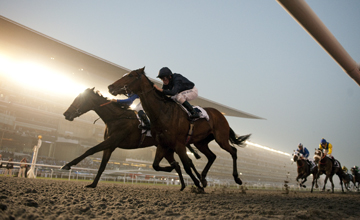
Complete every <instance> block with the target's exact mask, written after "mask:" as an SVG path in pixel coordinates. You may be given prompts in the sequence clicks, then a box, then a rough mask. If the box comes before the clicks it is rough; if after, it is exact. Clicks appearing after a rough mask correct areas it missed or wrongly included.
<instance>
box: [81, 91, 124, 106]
mask: <svg viewBox="0 0 360 220" xmlns="http://www.w3.org/2000/svg"><path fill="white" fill-rule="evenodd" d="M86 90H87V91H91V92H92V93H93V94H95V95H97V96H98V97H100V98H102V99H104V101H107V102H110V100H109V99H108V98H107V97H105V96H103V95H102V94H101V92H100V91H99V90H95V87H94V88H92V89H90V88H88V89H86ZM110 104H112V105H113V106H115V107H117V108H121V109H125V110H131V109H130V106H129V105H127V104H124V103H118V102H112V103H110Z"/></svg>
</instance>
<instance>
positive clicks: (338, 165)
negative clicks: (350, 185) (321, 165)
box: [334, 160, 340, 168]
mask: <svg viewBox="0 0 360 220" xmlns="http://www.w3.org/2000/svg"><path fill="white" fill-rule="evenodd" d="M334 167H338V168H340V163H339V161H338V160H334Z"/></svg>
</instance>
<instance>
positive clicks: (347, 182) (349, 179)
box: [342, 172, 356, 191]
mask: <svg viewBox="0 0 360 220" xmlns="http://www.w3.org/2000/svg"><path fill="white" fill-rule="evenodd" d="M342 181H343V183H344V186H345V189H346V190H348V191H349V190H350V184H351V183H353V184H354V186H356V185H355V180H354V177H353V175H351V174H350V173H345V172H344V176H343V179H342Z"/></svg>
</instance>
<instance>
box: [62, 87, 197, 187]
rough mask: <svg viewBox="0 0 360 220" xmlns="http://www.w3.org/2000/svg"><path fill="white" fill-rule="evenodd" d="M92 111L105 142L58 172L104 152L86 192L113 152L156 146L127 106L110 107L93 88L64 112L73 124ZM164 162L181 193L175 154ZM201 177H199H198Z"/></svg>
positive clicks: (92, 185) (112, 104) (94, 185)
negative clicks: (173, 173)
mask: <svg viewBox="0 0 360 220" xmlns="http://www.w3.org/2000/svg"><path fill="white" fill-rule="evenodd" d="M90 110H93V111H95V112H96V113H97V114H98V115H99V117H100V118H101V119H102V120H103V121H104V123H105V124H106V129H105V134H104V141H103V142H101V143H100V144H98V145H96V146H94V147H92V148H90V149H89V150H87V151H86V152H85V153H84V154H82V155H81V156H79V157H77V158H75V159H74V160H72V161H71V162H69V163H67V164H65V165H64V166H63V167H62V168H61V169H64V170H70V169H71V166H74V165H76V164H78V163H79V162H80V161H82V160H83V159H85V158H86V157H87V156H90V155H92V154H95V153H97V152H99V151H103V157H102V160H101V164H100V167H99V170H98V173H97V175H96V177H95V179H94V181H93V182H92V183H91V184H90V185H87V186H86V187H88V188H95V187H96V186H97V184H98V182H99V179H100V176H101V174H102V173H103V171H104V170H105V167H106V164H107V163H108V161H109V159H110V156H111V154H112V152H113V151H114V150H115V149H116V148H121V149H138V148H145V147H150V146H154V145H157V142H156V141H155V139H154V138H152V137H148V136H146V137H143V136H142V132H141V130H140V129H139V128H138V126H139V124H140V122H139V120H138V119H137V117H136V114H135V112H134V111H132V110H130V109H128V106H122V105H120V104H118V103H109V102H108V100H107V99H106V98H105V97H103V96H102V95H100V94H98V93H97V92H94V88H92V89H86V90H85V91H84V92H82V93H81V94H79V95H78V96H77V97H76V98H75V99H74V101H73V103H72V104H71V105H70V107H69V108H68V109H67V110H66V111H65V113H64V116H65V119H66V120H69V121H73V120H74V118H76V117H79V116H81V115H82V114H84V113H86V112H88V111H90ZM164 157H165V158H166V160H167V161H168V162H169V163H170V164H171V166H167V167H165V168H164V169H163V171H166V172H171V171H172V170H173V169H175V170H176V172H177V173H178V175H179V178H180V182H181V190H183V189H184V188H185V182H184V180H183V177H182V175H181V169H180V166H179V165H178V163H177V162H176V161H175V159H174V152H171V151H168V152H166V154H165V155H164ZM198 175H200V174H198Z"/></svg>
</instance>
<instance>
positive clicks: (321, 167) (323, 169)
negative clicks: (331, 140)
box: [314, 149, 345, 192]
mask: <svg viewBox="0 0 360 220" xmlns="http://www.w3.org/2000/svg"><path fill="white" fill-rule="evenodd" d="M314 161H315V163H317V164H318V176H320V175H321V174H323V173H324V174H325V175H326V177H325V180H324V187H323V189H322V190H323V191H325V188H326V183H327V180H328V179H329V180H330V182H331V191H332V192H334V183H333V176H334V174H336V175H338V177H339V179H340V185H341V190H342V192H344V188H343V181H342V178H343V177H344V175H345V173H344V171H343V170H342V169H341V164H340V162H339V161H337V162H338V163H339V164H338V166H337V167H334V164H333V161H332V160H331V159H330V158H329V157H327V156H325V154H324V153H323V152H322V151H321V150H318V149H315V154H314Z"/></svg>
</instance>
